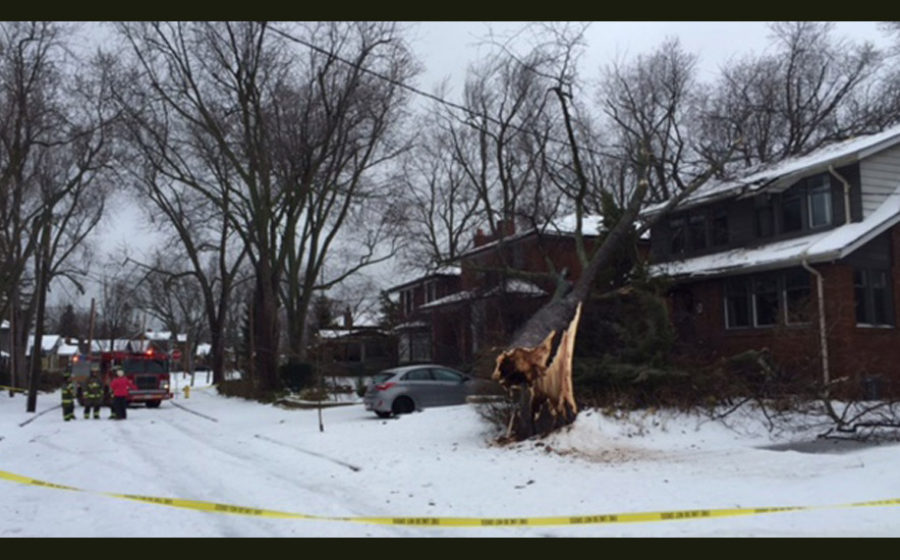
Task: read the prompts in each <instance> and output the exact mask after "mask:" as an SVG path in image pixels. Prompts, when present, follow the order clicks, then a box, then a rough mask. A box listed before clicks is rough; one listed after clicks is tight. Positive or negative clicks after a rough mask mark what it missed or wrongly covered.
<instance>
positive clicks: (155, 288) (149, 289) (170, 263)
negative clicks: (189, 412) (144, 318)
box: [136, 250, 209, 383]
mask: <svg viewBox="0 0 900 560" xmlns="http://www.w3.org/2000/svg"><path fill="white" fill-rule="evenodd" d="M185 264H186V263H185V260H184V259H183V257H182V256H181V255H180V254H178V253H175V252H167V251H165V250H162V251H159V250H158V251H157V252H156V254H155V255H154V258H153V260H152V262H151V263H150V265H149V266H145V265H139V267H140V268H142V269H144V270H145V271H146V272H145V274H144V277H143V279H142V280H141V281H140V282H139V284H138V286H137V294H136V304H137V305H138V306H140V308H141V310H143V311H145V312H147V313H148V314H149V315H150V316H151V317H154V318H156V319H157V320H159V321H160V322H162V324H163V325H165V328H166V329H167V330H168V331H169V332H170V333H171V336H172V339H171V341H172V342H177V337H178V336H179V335H181V334H184V335H185V336H186V340H185V343H184V347H183V353H182V365H183V367H184V371H185V372H188V373H190V374H191V383H193V379H194V377H193V376H194V360H193V358H194V355H195V354H196V349H197V344H198V343H199V342H200V341H201V340H203V337H204V335H205V334H206V333H207V332H208V330H209V324H208V322H207V317H206V316H205V313H204V311H205V310H204V307H203V306H199V305H197V302H199V301H202V300H203V289H202V286H201V283H200V282H199V281H198V280H197V277H196V275H195V274H193V272H191V271H190V270H189V269H186V268H185Z"/></svg>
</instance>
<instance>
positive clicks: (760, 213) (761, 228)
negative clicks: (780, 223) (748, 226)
mask: <svg viewBox="0 0 900 560" xmlns="http://www.w3.org/2000/svg"><path fill="white" fill-rule="evenodd" d="M753 221H754V227H755V229H756V236H757V237H771V236H772V235H774V234H775V206H774V205H773V204H772V199H771V198H770V197H768V196H761V197H757V199H756V208H755V209H754V217H753Z"/></svg>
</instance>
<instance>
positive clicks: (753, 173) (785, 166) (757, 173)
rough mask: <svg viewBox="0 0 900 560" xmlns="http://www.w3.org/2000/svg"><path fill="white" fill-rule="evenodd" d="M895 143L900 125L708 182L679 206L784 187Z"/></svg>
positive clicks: (653, 208)
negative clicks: (766, 188)
mask: <svg viewBox="0 0 900 560" xmlns="http://www.w3.org/2000/svg"><path fill="white" fill-rule="evenodd" d="M898 143H900V126H894V127H891V128H888V129H885V130H884V131H882V132H879V133H877V134H869V135H866V136H859V137H857V138H851V139H848V140H844V141H841V142H835V143H833V144H829V145H827V146H825V147H822V148H820V149H818V150H815V151H813V152H811V153H809V154H807V155H805V156H798V157H793V158H789V159H785V160H782V161H779V162H777V163H774V164H766V165H761V166H757V167H754V168H750V169H747V170H744V171H743V172H742V174H741V175H740V176H739V177H734V178H730V179H726V180H721V181H709V182H707V183H706V184H704V185H703V186H701V187H700V188H698V189H697V190H696V191H695V192H694V193H692V194H691V195H690V196H688V197H686V198H685V199H684V200H683V201H682V202H681V203H680V204H679V206H678V207H679V208H686V207H688V206H695V205H697V204H701V203H706V202H711V201H714V200H717V199H722V198H730V197H734V196H739V195H741V194H745V193H752V192H757V191H759V190H762V189H763V188H765V187H771V188H773V189H777V188H779V187H785V188H786V187H788V186H790V184H792V183H793V182H795V181H796V180H798V179H800V178H802V177H804V176H806V175H810V174H813V173H819V172H821V171H824V170H825V169H827V168H828V166H830V165H846V164H848V163H852V162H854V161H858V160H860V159H863V158H865V157H868V156H870V155H872V154H875V153H878V152H880V151H882V150H885V149H887V148H890V147H891V146H894V145H896V144H898ZM664 205H665V203H661V204H655V205H653V206H650V207H648V208H647V209H645V210H644V214H652V213H654V212H655V211H657V210H659V209H661V208H662V207H663V206H664Z"/></svg>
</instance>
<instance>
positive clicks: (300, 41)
mask: <svg viewBox="0 0 900 560" xmlns="http://www.w3.org/2000/svg"><path fill="white" fill-rule="evenodd" d="M272 30H273V31H274V32H275V33H277V34H278V35H281V36H282V37H284V38H285V39H288V40H289V41H293V42H295V43H298V44H300V45H303V46H305V47H307V48H309V49H311V50H314V51H316V52H318V53H320V54H324V55H326V56H328V57H330V58H333V59H334V60H337V61H338V62H342V63H344V64H347V65H348V66H351V67H353V68H355V69H357V70H359V71H361V72H363V73H365V74H369V75H371V76H374V77H375V78H378V79H379V80H384V81H386V82H388V83H390V84H392V85H395V86H397V87H399V88H401V89H404V90H406V91H409V92H410V93H413V94H415V95H419V96H422V97H425V98H428V99H430V100H432V101H435V102H437V103H440V104H442V105H445V106H447V107H450V108H452V109H457V110H459V111H463V112H464V113H466V114H467V115H470V116H472V117H477V118H481V119H484V120H486V121H489V122H491V123H493V124H496V125H500V126H506V127H509V128H512V129H514V130H517V131H519V132H524V133H531V132H532V131H529V130H527V129H524V128H522V127H520V126H518V125H515V124H510V123H504V122H502V121H501V120H499V119H496V118H494V117H492V116H490V115H488V114H486V113H480V112H478V111H474V110H472V109H470V108H468V107H466V106H464V105H460V104H458V103H454V102H452V101H448V100H446V99H444V98H442V97H438V96H437V95H434V94H432V93H428V92H426V91H423V90H421V89H419V88H417V87H414V86H411V85H409V84H406V83H404V82H401V81H399V80H397V79H395V78H392V77H390V76H385V75H384V74H381V73H379V72H376V71H374V70H371V69H369V68H365V67H363V66H361V65H360V64H358V63H356V62H353V61H351V60H347V59H345V58H343V57H341V56H340V55H338V54H336V53H334V52H331V51H328V50H326V49H323V48H322V47H320V46H318V45H316V44H314V43H310V42H308V41H305V40H303V39H300V38H298V37H295V36H293V35H291V34H289V33H287V32H285V31H282V30H280V29H277V28H274V27H273V28H272ZM520 64H521V63H520ZM526 68H527V67H526ZM547 140H548V141H550V142H555V143H557V144H561V145H563V146H566V147H568V146H569V142H568V141H563V140H558V139H556V138H553V137H552V136H547ZM581 148H582V149H584V150H586V151H587V152H589V153H591V154H593V155H599V156H603V157H607V156H609V154H601V153H598V152H596V151H595V150H592V149H590V148H587V147H584V146H581Z"/></svg>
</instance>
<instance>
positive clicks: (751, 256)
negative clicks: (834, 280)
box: [650, 187, 900, 277]
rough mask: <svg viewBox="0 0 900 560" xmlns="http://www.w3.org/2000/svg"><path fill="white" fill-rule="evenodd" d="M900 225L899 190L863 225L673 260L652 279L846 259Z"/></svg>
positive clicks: (657, 269) (659, 267) (659, 266)
mask: <svg viewBox="0 0 900 560" xmlns="http://www.w3.org/2000/svg"><path fill="white" fill-rule="evenodd" d="M898 222H900V187H898V188H897V189H896V190H895V191H894V192H893V193H892V194H891V195H889V196H888V197H887V199H886V200H885V202H884V203H882V205H881V206H880V207H879V208H878V209H877V210H876V211H875V212H873V213H872V214H870V215H869V216H868V217H866V218H865V219H864V220H862V221H861V222H853V223H850V224H845V225H842V226H839V227H836V228H834V229H830V230H828V231H823V232H821V233H816V234H813V235H807V236H804V237H798V238H795V239H787V240H784V241H777V242H774V243H768V244H766V245H760V246H757V247H752V248H738V249H733V250H730V251H724V252H721V253H715V254H712V255H703V256H699V257H695V258H691V259H684V260H680V261H671V262H666V263H660V264H656V265H653V266H651V267H650V274H651V275H653V276H663V275H667V276H673V277H683V276H691V277H700V276H717V275H723V274H728V273H733V272H751V271H758V270H764V269H773V268H784V267H788V266H794V265H799V264H800V263H802V262H803V261H807V262H810V263H814V262H825V261H833V260H838V259H842V258H844V257H846V256H847V255H849V254H850V253H852V252H853V251H855V250H857V249H859V248H860V247H861V246H862V245H864V244H866V243H868V242H869V241H871V240H872V239H873V238H875V237H876V236H877V235H879V234H881V233H883V232H884V231H886V230H887V229H888V228H890V227H891V226H893V225H895V224H897V223H898Z"/></svg>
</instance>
